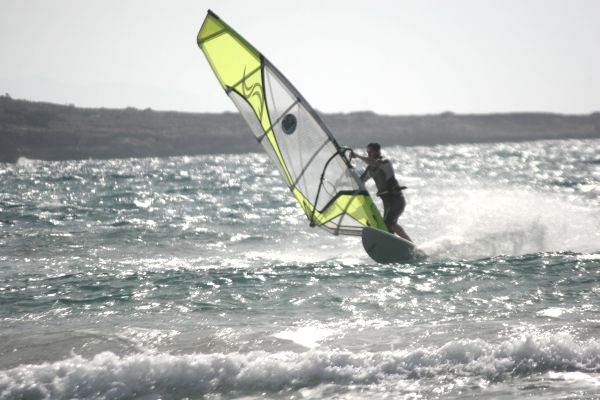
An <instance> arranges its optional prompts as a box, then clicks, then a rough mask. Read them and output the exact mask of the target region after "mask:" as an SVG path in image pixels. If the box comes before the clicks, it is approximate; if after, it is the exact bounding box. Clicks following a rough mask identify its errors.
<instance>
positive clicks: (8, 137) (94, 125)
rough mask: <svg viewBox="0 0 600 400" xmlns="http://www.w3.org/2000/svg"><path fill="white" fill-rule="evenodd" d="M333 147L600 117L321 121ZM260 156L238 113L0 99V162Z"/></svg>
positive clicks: (531, 130)
mask: <svg viewBox="0 0 600 400" xmlns="http://www.w3.org/2000/svg"><path fill="white" fill-rule="evenodd" d="M322 117H323V119H324V120H325V123H326V124H327V125H328V126H329V127H330V129H331V130H332V131H333V133H334V134H335V136H336V138H337V140H338V142H339V143H340V144H343V145H348V146H353V147H364V145H365V144H366V143H367V142H371V141H377V142H380V143H381V144H382V145H384V146H387V145H405V146H414V145H434V144H448V143H473V142H497V141H523V140H540V139H566V138H600V113H599V112H596V113H593V114H590V115H561V114H548V113H508V114H485V115H457V114H453V113H450V112H446V113H443V114H438V115H423V116H386V115H377V114H375V113H372V112H353V113H348V114H323V115H322ZM254 151H260V146H259V145H258V143H257V142H256V141H255V140H254V138H253V136H252V134H251V133H250V132H249V129H248V127H247V126H246V124H245V123H244V121H243V120H242V118H241V117H240V116H239V114H237V113H229V112H225V113H221V114H215V113H198V114H194V113H181V112H164V111H153V110H150V109H147V110H138V109H135V108H127V109H124V110H123V109H105V108H99V109H96V108H77V107H74V106H68V105H67V106H65V105H57V104H51V103H41V102H31V101H25V100H14V99H11V98H10V97H9V96H8V95H6V96H0V162H16V161H17V160H18V158H19V157H27V158H30V159H42V160H70V159H87V158H101V159H106V158H128V157H151V156H175V155H196V154H214V153H244V152H254Z"/></svg>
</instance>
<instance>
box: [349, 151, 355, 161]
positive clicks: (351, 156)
mask: <svg viewBox="0 0 600 400" xmlns="http://www.w3.org/2000/svg"><path fill="white" fill-rule="evenodd" d="M349 150H350V160H352V159H353V158H354V157H356V154H354V150H352V149H349Z"/></svg>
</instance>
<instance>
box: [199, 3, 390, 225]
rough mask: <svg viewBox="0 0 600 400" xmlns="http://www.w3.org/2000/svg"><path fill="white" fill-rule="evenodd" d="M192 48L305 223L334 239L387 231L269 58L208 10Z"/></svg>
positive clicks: (321, 127)
mask: <svg viewBox="0 0 600 400" xmlns="http://www.w3.org/2000/svg"><path fill="white" fill-rule="evenodd" d="M198 46H199V47H200V48H201V49H202V51H203V52H204V55H205V56H206V58H207V59H208V62H209V64H210V66H211V67H212V69H213V71H214V73H215V75H216V76H217V78H218V80H219V82H220V83H221V86H222V87H223V89H225V93H227V95H228V96H229V97H230V98H231V100H232V101H233V102H234V104H235V105H236V106H237V108H238V109H239V111H240V113H241V115H242V117H243V118H244V119H245V120H246V122H247V123H248V125H249V127H250V129H251V130H252V132H253V133H254V135H255V137H256V139H257V140H258V141H259V142H260V143H261V145H262V146H263V147H264V149H265V151H266V152H267V154H268V155H269V157H270V158H271V160H272V161H273V163H274V164H275V165H276V166H277V168H278V169H279V172H280V173H281V176H282V177H283V179H284V181H285V183H286V184H287V186H288V187H289V189H290V190H291V192H292V194H293V196H294V197H295V198H296V200H298V203H299V204H300V207H301V208H302V209H303V210H304V213H305V214H306V216H307V218H308V220H309V221H310V225H311V226H319V227H322V228H324V229H326V230H328V231H329V232H331V233H333V234H336V235H337V234H345V235H360V234H361V231H362V228H363V227H364V226H371V227H374V228H378V229H382V230H384V231H387V230H388V229H387V227H386V225H385V223H384V221H383V219H382V217H381V214H380V213H379V210H378V209H377V207H376V206H375V204H374V202H373V199H372V198H371V196H370V195H369V193H368V191H367V190H366V188H365V186H364V183H363V182H362V181H361V180H360V179H359V178H358V175H357V174H356V172H355V171H354V169H353V168H352V165H351V164H350V161H349V160H348V158H347V155H346V152H347V150H348V149H346V148H343V147H341V146H340V145H339V144H338V143H337V141H336V140H335V138H334V137H333V135H332V134H331V132H330V131H329V129H328V128H327V126H325V124H324V123H323V121H322V120H321V118H320V117H319V115H318V114H317V113H316V112H315V111H314V110H313V109H312V107H311V106H310V105H309V104H308V102H307V101H306V100H305V99H304V98H303V97H302V95H301V94H300V92H298V90H296V89H295V88H294V86H292V84H291V83H290V82H289V81H288V80H287V79H286V78H285V77H284V76H283V74H281V72H279V70H277V68H275V66H273V64H271V63H270V62H269V60H267V59H266V58H265V57H264V56H263V55H262V54H261V53H259V52H258V51H257V50H256V49H255V48H254V47H253V46H252V45H251V44H250V43H249V42H248V41H246V40H245V39H244V38H243V37H242V36H240V35H239V34H238V33H237V32H235V31H234V30H233V29H232V28H231V27H230V26H229V25H227V24H226V23H225V22H223V21H222V20H221V19H220V18H219V17H218V16H217V15H215V14H214V13H213V12H212V11H210V10H209V11H208V15H207V16H206V18H205V20H204V23H203V24H202V27H201V28H200V31H199V33H198Z"/></svg>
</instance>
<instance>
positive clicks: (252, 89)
mask: <svg viewBox="0 0 600 400" xmlns="http://www.w3.org/2000/svg"><path fill="white" fill-rule="evenodd" d="M252 75H254V73H250V74H249V75H246V66H244V74H243V78H242V94H243V95H244V97H245V98H246V99H247V100H248V102H249V103H250V104H252V108H254V111H255V112H256V114H257V115H258V118H259V119H260V120H261V121H262V118H263V111H264V107H265V102H264V99H263V88H262V83H261V82H260V80H259V81H258V82H254V83H248V84H247V80H248V78H250V77H251V76H252ZM255 104H256V105H255Z"/></svg>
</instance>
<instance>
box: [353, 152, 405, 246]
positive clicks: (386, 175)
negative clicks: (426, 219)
mask: <svg viewBox="0 0 600 400" xmlns="http://www.w3.org/2000/svg"><path fill="white" fill-rule="evenodd" d="M352 158H358V159H360V160H362V161H364V162H365V163H366V164H367V169H366V170H365V172H364V173H363V174H362V175H361V176H360V179H361V180H362V181H363V182H365V181H367V180H369V179H370V178H373V180H374V181H375V185H376V186H377V196H379V197H381V200H382V201H383V219H384V221H385V223H386V225H387V227H388V228H389V230H390V231H392V232H394V233H396V234H397V235H398V236H400V237H401V238H404V239H406V240H408V241H410V242H412V239H411V238H410V237H409V236H408V234H407V233H406V232H405V231H404V229H403V228H402V227H401V226H400V225H398V218H399V217H400V215H401V214H402V212H403V211H404V207H405V206H406V200H405V199H404V195H403V194H402V190H403V189H406V187H405V186H400V185H399V184H398V181H397V180H396V176H395V175H394V168H393V167H392V163H391V162H390V160H388V159H386V158H383V157H382V155H381V146H380V145H379V143H369V144H368V145H367V157H364V156H361V155H359V154H356V153H355V152H354V151H353V150H351V151H350V159H352Z"/></svg>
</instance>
